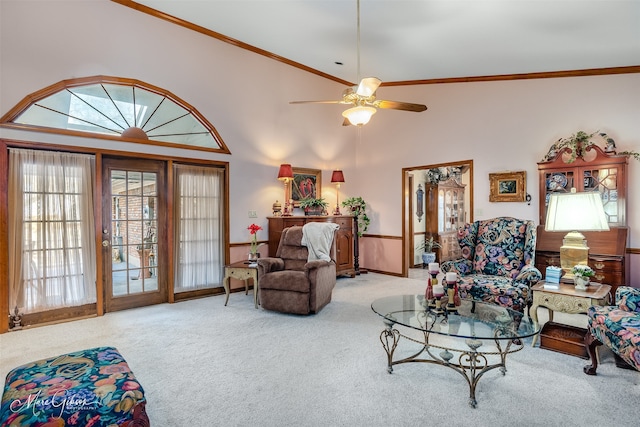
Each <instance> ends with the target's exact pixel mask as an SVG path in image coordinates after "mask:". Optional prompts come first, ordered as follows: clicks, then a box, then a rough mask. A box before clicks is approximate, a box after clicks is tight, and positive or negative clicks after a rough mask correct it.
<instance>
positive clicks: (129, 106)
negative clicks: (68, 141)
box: [1, 76, 229, 153]
mask: <svg viewBox="0 0 640 427" xmlns="http://www.w3.org/2000/svg"><path fill="white" fill-rule="evenodd" d="M1 122H2V123H3V124H11V123H12V124H15V125H20V126H37V127H38V128H40V129H42V128H47V129H49V130H51V131H55V130H62V131H64V132H65V133H69V132H71V133H74V132H83V133H86V132H90V133H92V134H94V135H95V136H96V137H106V138H109V139H112V138H124V139H127V140H135V141H146V142H147V143H155V144H159V145H181V146H187V147H188V148H193V149H200V150H207V151H217V152H224V153H229V150H228V149H227V147H226V146H225V144H224V142H223V141H222V139H221V138H220V135H219V134H218V133H217V131H216V130H215V128H214V127H213V126H212V125H211V124H210V123H209V122H208V121H207V120H206V119H205V118H204V117H203V116H202V115H200V114H199V113H198V112H197V111H196V110H195V109H194V108H193V107H191V106H190V105H189V104H187V103H186V102H184V101H182V100H181V99H179V98H177V97H176V96H175V95H173V94H171V93H170V92H167V91H165V90H162V89H160V88H156V87H153V86H151V85H148V84H145V83H142V82H140V81H137V80H130V79H121V78H114V77H104V76H98V77H92V78H87V79H77V80H65V81H63V82H61V83H58V84H55V85H52V86H50V87H48V88H46V89H43V90H41V91H39V92H38V93H37V94H32V95H30V96H28V97H27V98H25V101H23V102H22V103H21V104H19V105H18V106H17V107H16V108H14V109H13V110H12V111H10V112H9V113H8V114H7V115H6V116H5V117H3V119H2V121H1Z"/></svg>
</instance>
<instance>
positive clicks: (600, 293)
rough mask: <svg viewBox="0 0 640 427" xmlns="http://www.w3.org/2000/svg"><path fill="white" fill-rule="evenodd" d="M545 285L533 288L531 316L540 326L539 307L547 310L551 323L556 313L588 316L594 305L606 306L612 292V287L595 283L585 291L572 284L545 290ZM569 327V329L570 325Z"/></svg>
mask: <svg viewBox="0 0 640 427" xmlns="http://www.w3.org/2000/svg"><path fill="white" fill-rule="evenodd" d="M544 285H545V282H544V281H541V282H538V283H537V284H535V285H534V286H533V287H532V288H531V290H532V291H533V304H532V305H531V309H530V315H531V320H533V322H534V323H535V324H536V325H537V324H538V307H546V308H547V310H548V311H549V322H552V321H553V312H554V311H559V312H562V313H569V314H578V313H583V314H586V313H587V310H588V309H589V307H591V306H592V305H605V304H606V303H607V302H608V300H609V293H610V292H611V286H609V285H603V284H601V283H593V282H592V283H590V284H589V286H587V289H586V290H584V291H580V290H577V289H576V288H575V286H574V285H573V284H572V283H560V288H559V289H549V288H545V287H544ZM545 326H546V325H545ZM567 327H568V328H569V326H568V325H567ZM574 329H575V328H574ZM540 333H542V331H541V332H540ZM537 339H538V335H534V336H533V339H532V340H531V346H532V347H533V346H534V345H535V344H536V341H537Z"/></svg>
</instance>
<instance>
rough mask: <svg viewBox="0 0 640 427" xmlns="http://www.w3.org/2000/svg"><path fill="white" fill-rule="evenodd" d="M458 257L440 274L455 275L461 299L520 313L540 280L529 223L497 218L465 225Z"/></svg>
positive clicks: (529, 303)
mask: <svg viewBox="0 0 640 427" xmlns="http://www.w3.org/2000/svg"><path fill="white" fill-rule="evenodd" d="M458 242H459V243H460V249H461V250H462V258H460V259H457V260H452V261H445V262H443V263H442V265H441V268H442V271H443V272H445V273H446V272H456V273H458V275H459V278H458V289H459V292H460V297H461V298H467V299H472V300H474V301H483V302H489V303H494V304H497V305H501V306H503V307H507V308H510V309H512V310H516V311H519V312H521V313H524V310H525V308H527V309H528V307H530V306H531V303H532V296H531V287H532V286H533V285H535V284H536V282H538V281H539V280H540V279H542V274H541V273H540V271H539V270H538V269H537V268H535V266H534V258H535V248H536V227H535V224H534V223H533V221H530V220H520V219H516V218H511V217H499V218H493V219H487V220H482V221H475V222H473V223H470V224H465V226H464V227H462V228H461V229H460V230H458Z"/></svg>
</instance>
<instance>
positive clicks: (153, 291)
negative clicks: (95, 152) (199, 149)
mask: <svg viewBox="0 0 640 427" xmlns="http://www.w3.org/2000/svg"><path fill="white" fill-rule="evenodd" d="M165 165H166V163H165V162H162V161H153V160H141V159H121V158H111V157H106V156H105V157H103V162H102V205H103V212H102V229H101V231H102V236H101V239H102V251H103V254H102V255H103V257H102V259H103V285H104V292H105V300H104V301H105V305H104V306H105V311H107V312H109V311H117V310H123V309H128V308H133V307H139V306H144V305H151V304H159V303H162V302H166V301H167V295H168V292H167V280H166V278H167V260H168V256H167V251H168V248H167V243H166V242H167V212H166V206H167V200H166V194H167V191H166V166H165Z"/></svg>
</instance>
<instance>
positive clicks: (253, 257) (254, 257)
mask: <svg viewBox="0 0 640 427" xmlns="http://www.w3.org/2000/svg"><path fill="white" fill-rule="evenodd" d="M258 258H260V252H256V253H255V254H254V253H252V252H249V261H251V262H257V261H258Z"/></svg>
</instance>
